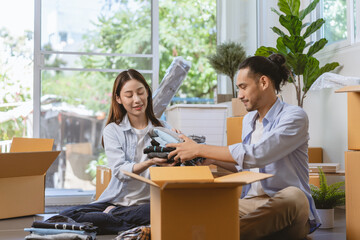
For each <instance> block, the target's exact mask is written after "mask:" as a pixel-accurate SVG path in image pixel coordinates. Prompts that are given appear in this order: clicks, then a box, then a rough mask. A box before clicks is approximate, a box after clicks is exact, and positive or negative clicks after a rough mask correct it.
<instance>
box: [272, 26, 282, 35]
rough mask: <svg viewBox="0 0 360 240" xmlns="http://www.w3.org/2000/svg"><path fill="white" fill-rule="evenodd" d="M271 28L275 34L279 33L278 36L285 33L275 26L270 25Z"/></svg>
mask: <svg viewBox="0 0 360 240" xmlns="http://www.w3.org/2000/svg"><path fill="white" fill-rule="evenodd" d="M271 30H273V32H274V33H276V34H277V35H279V36H280V37H284V36H285V33H284V32H283V31H281V30H280V29H279V28H277V27H272V28H271Z"/></svg>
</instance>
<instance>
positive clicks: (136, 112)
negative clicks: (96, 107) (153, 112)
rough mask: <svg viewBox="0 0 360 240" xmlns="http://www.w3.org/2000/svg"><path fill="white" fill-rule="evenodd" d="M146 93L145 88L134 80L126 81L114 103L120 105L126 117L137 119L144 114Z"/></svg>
mask: <svg viewBox="0 0 360 240" xmlns="http://www.w3.org/2000/svg"><path fill="white" fill-rule="evenodd" d="M147 98H148V92H147V91H146V88H145V86H144V85H143V84H142V83H141V82H140V81H138V80H136V79H130V80H129V81H127V82H126V83H125V84H124V86H123V87H122V88H121V90H120V96H117V97H116V101H117V102H118V103H119V104H122V105H123V106H124V108H125V110H126V112H127V114H128V115H132V116H134V117H139V116H142V115H143V114H145V110H146V107H147V104H148V102H147Z"/></svg>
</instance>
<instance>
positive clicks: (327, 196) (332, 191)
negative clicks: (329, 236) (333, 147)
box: [310, 167, 345, 228]
mask: <svg viewBox="0 0 360 240" xmlns="http://www.w3.org/2000/svg"><path fill="white" fill-rule="evenodd" d="M318 169H319V178H320V187H316V186H315V185H312V184H310V189H311V195H312V197H313V199H314V201H315V206H316V209H317V212H318V213H319V216H320V219H321V223H322V225H321V226H320V228H333V227H334V208H335V207H336V206H343V205H344V204H345V190H343V189H341V187H343V186H344V184H345V182H344V181H341V182H337V183H334V184H331V185H328V184H327V181H326V177H325V174H324V172H323V171H322V169H321V168H320V167H319V168H318Z"/></svg>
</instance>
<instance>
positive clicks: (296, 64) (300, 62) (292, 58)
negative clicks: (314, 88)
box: [286, 53, 308, 75]
mask: <svg viewBox="0 0 360 240" xmlns="http://www.w3.org/2000/svg"><path fill="white" fill-rule="evenodd" d="M286 60H287V62H288V64H289V66H290V68H291V69H292V71H293V72H294V74H296V75H301V74H303V72H304V69H305V66H306V64H307V61H308V57H307V56H306V54H302V53H295V54H293V53H289V54H288V55H287V57H286Z"/></svg>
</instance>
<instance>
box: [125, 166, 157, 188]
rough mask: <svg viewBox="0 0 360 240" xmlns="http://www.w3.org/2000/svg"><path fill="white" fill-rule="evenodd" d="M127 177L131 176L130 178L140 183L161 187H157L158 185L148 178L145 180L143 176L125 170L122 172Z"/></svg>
mask: <svg viewBox="0 0 360 240" xmlns="http://www.w3.org/2000/svg"><path fill="white" fill-rule="evenodd" d="M121 171H122V172H123V173H124V174H125V175H127V176H129V177H132V178H134V179H136V180H138V181H141V182H145V183H148V184H150V185H153V186H155V187H159V185H157V184H156V183H154V182H153V181H151V180H150V179H147V178H144V177H143V176H140V175H137V174H135V173H132V172H128V171H124V170H121Z"/></svg>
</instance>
